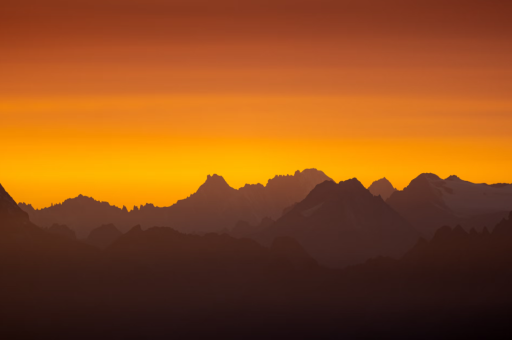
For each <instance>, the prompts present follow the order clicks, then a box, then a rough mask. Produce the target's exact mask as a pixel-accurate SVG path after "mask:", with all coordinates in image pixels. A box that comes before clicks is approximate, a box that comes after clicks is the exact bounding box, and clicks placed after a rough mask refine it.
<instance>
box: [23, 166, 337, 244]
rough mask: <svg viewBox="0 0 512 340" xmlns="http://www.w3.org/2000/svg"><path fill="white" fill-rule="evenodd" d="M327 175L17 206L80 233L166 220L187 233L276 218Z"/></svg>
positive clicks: (214, 179)
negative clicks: (169, 198)
mask: <svg viewBox="0 0 512 340" xmlns="http://www.w3.org/2000/svg"><path fill="white" fill-rule="evenodd" d="M325 180H331V179H330V178H329V177H327V176H326V175H325V174H324V173H323V172H322V171H318V170H316V169H306V170H304V171H302V172H301V171H296V172H295V174H294V175H293V176H290V175H287V176H275V177H274V178H272V179H270V180H269V181H268V183H267V185H266V186H263V185H261V184H254V185H245V186H244V187H242V188H240V189H238V190H237V189H234V188H232V187H230V186H229V185H228V183H227V182H226V181H225V180H224V178H223V177H221V176H218V175H208V176H207V179H206V181H205V183H204V184H202V185H201V186H200V187H199V189H198V190H197V192H195V193H193V194H192V195H190V196H189V197H188V198H186V199H183V200H180V201H178V202H176V204H174V205H172V206H170V207H155V206H154V205H152V204H146V205H144V206H140V208H137V207H134V209H133V210H131V211H128V210H127V209H126V208H124V207H123V208H122V209H121V208H118V207H115V206H112V205H110V204H109V203H107V202H100V201H97V200H94V199H93V198H91V197H87V196H82V195H79V196H78V197H76V198H72V199H67V200H65V201H64V202H62V203H61V204H55V205H53V206H51V207H47V208H43V209H39V210H35V209H33V208H32V206H31V205H29V204H25V203H20V204H19V207H20V208H22V209H24V210H25V211H26V212H27V213H28V214H29V216H30V219H31V220H32V221H33V222H34V223H36V224H37V225H39V226H41V227H45V228H47V227H50V226H51V225H53V224H54V223H58V224H65V225H67V226H69V227H70V228H72V229H73V230H74V231H75V232H76V233H77V237H78V238H80V239H84V238H86V237H87V235H89V233H90V232H91V230H92V229H94V228H96V227H97V226H98V225H103V224H110V223H112V224H114V225H116V226H117V227H118V228H119V230H120V231H122V232H126V231H127V230H129V229H130V228H131V227H132V226H133V225H135V224H140V225H141V226H142V227H144V228H149V227H153V226H166V227H172V228H174V229H176V230H180V231H182V232H187V233H206V232H212V231H221V230H224V229H228V230H230V229H232V228H233V227H234V226H235V225H236V223H237V222H238V221H246V222H248V223H250V224H253V225H258V224H259V223H260V222H261V221H262V220H263V218H265V217H268V218H272V219H274V220H275V219H277V218H279V217H280V216H281V215H282V212H283V210H284V209H285V208H287V207H289V206H291V205H292V204H294V203H296V202H299V201H301V200H303V199H304V198H305V197H306V195H307V194H308V193H309V192H310V191H311V190H312V189H313V188H314V187H315V185H316V184H318V183H321V182H323V181H325Z"/></svg>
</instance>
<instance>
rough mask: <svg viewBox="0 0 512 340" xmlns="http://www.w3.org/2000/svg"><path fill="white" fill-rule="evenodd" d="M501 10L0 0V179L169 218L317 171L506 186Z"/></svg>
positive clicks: (511, 91) (511, 47)
mask: <svg viewBox="0 0 512 340" xmlns="http://www.w3.org/2000/svg"><path fill="white" fill-rule="evenodd" d="M511 16H512V2H508V1H498V0H487V1H474V0H466V1H458V0H444V1H439V0H430V1H424V0H417V1H405V0H357V1H355V0H337V1H332V0H294V1H291V0H273V1H267V0H258V1H256V0H246V1H230V0H208V1H207V0H187V1H185V0H170V1H169V0H167V1H163V0H144V1H142V0H124V1H120V0H101V1H100V0H88V1H85V0H75V1H70V0H67V1H58V0H47V1H36V0H16V1H11V0H6V1H2V2H1V4H0V46H1V47H0V49H1V53H0V147H1V148H2V152H1V154H0V159H1V162H0V183H1V184H2V185H3V186H4V187H5V188H6V190H7V191H8V192H9V193H10V194H11V196H13V198H14V199H15V200H16V201H19V202H27V203H31V204H33V206H34V207H36V208H42V207H45V206H49V205H50V204H52V203H58V202H62V201H63V200H65V199H66V198H70V197H75V196H77V195H79V194H83V195H87V196H92V197H94V198H96V199H98V200H102V201H108V202H110V203H111V204H115V205H117V206H123V205H126V206H128V207H131V206H133V205H140V204H145V203H153V204H155V205H159V206H168V205H171V204H173V203H174V202H176V201H177V200H178V199H183V198H186V197H187V196H189V195H190V194H191V193H193V192H194V191H196V189H197V188H198V187H199V185H201V184H202V183H203V182H204V181H205V180H206V176H207V175H208V174H213V173H217V174H219V175H222V176H223V177H224V178H225V179H226V181H227V182H228V183H229V184H230V185H231V186H233V187H235V188H238V187H241V186H243V185H244V184H245V183H263V184H265V183H266V181H267V180H268V179H269V178H272V177H274V176H275V175H277V174H293V173H294V172H295V171H296V170H303V169H305V168H317V169H320V170H322V171H324V172H325V173H326V174H327V175H328V176H330V177H331V178H333V179H334V180H336V181H341V180H346V179H349V178H353V177H356V178H358V179H359V180H360V181H361V182H362V183H363V184H364V185H366V186H369V185H370V184H371V183H372V181H374V180H377V179H379V178H382V177H386V178H388V179H389V180H390V181H391V182H392V183H393V185H394V186H395V187H397V188H399V189H402V188H403V187H405V186H407V184H408V183H409V182H410V181H411V180H412V179H413V178H414V177H416V176H418V175H419V174H420V173H423V172H432V173H436V174H438V175H439V176H441V177H443V178H444V177H448V176H449V175H452V174H455V175H458V176H459V177H461V178H463V179H466V180H469V181H472V182H478V183H481V182H487V183H497V182H508V183H510V182H512V172H511V171H510V169H512V157H511V156H510V154H511V149H512V130H511V128H510V127H511V126H512V96H511V95H512V62H511V60H512V20H510V17H511Z"/></svg>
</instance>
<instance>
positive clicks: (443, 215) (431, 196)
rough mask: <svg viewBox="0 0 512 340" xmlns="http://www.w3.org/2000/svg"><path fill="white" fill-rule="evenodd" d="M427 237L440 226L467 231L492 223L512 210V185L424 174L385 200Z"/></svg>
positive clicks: (479, 228)
mask: <svg viewBox="0 0 512 340" xmlns="http://www.w3.org/2000/svg"><path fill="white" fill-rule="evenodd" d="M386 203H388V204H389V205H390V206H391V207H392V208H393V209H395V210H396V211H397V212H399V213H400V214H401V215H402V216H403V217H404V218H405V219H406V220H408V221H409V222H410V223H412V224H413V226H414V227H415V228H417V229H418V230H419V231H420V232H421V233H422V234H423V235H425V236H426V237H427V238H430V237H432V236H433V233H434V232H435V230H436V229H437V228H438V227H439V226H440V225H447V226H452V227H454V226H456V225H458V224H460V225H461V226H462V227H463V228H464V229H465V230H466V231H469V230H470V229H471V228H475V229H477V230H481V229H482V228H483V227H484V226H493V225H495V224H496V223H498V222H499V221H500V220H501V219H502V218H504V217H506V216H507V215H508V211H510V210H511V209H512V186H497V187H496V186H490V185H487V184H474V183H471V182H468V181H463V180H461V179H460V178H458V177H457V176H450V177H448V178H446V179H445V180H443V179H441V178H440V177H438V176H437V175H434V174H421V175H420V176H418V177H417V178H415V179H414V180H412V181H411V183H410V184H409V185H408V186H407V187H406V188H404V190H403V191H396V192H394V193H393V194H392V195H391V196H390V197H389V198H388V200H387V201H386Z"/></svg>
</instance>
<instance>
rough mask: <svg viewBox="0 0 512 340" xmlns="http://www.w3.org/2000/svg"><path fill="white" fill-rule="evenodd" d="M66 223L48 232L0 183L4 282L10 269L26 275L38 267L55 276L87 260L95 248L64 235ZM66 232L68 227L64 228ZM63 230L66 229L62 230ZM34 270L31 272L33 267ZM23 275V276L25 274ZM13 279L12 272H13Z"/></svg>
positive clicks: (0, 262)
mask: <svg viewBox="0 0 512 340" xmlns="http://www.w3.org/2000/svg"><path fill="white" fill-rule="evenodd" d="M63 229H66V228H65V226H56V227H54V228H52V231H56V233H57V234H58V235H55V234H52V233H49V232H47V231H45V230H43V229H41V228H39V227H38V226H36V225H35V224H33V223H32V222H31V221H30V220H29V217H28V214H27V213H25V212H24V211H23V210H21V209H20V208H19V207H18V205H17V204H16V202H15V201H14V200H13V199H12V197H11V196H10V195H9V194H8V193H7V192H6V191H5V190H4V188H3V187H2V186H1V185H0V268H1V272H2V274H3V276H2V278H3V281H2V282H3V283H5V284H6V285H7V284H8V283H7V281H8V278H9V280H10V276H9V275H10V274H11V273H20V275H21V276H22V277H24V278H25V279H27V280H28V281H26V282H24V283H23V282H21V283H22V284H26V283H27V282H30V280H29V277H31V276H33V275H34V274H35V273H37V272H38V271H46V272H48V273H50V272H53V273H55V274H56V276H55V277H56V278H62V277H63V276H69V275H75V274H76V272H77V271H79V270H80V269H81V268H80V267H81V266H82V265H84V264H85V263H89V261H90V260H92V259H93V258H94V256H95V254H96V253H95V252H94V250H93V249H91V248H90V247H88V246H85V245H82V244H80V243H79V242H77V241H75V240H72V239H71V236H70V235H69V233H68V237H63V236H62V234H63V232H62V230H63ZM67 231H68V232H69V231H70V230H67ZM64 233H65V232H64ZM35 269H36V272H30V270H35ZM65 270H67V271H65ZM25 275H26V276H25ZM12 278H13V279H14V276H12Z"/></svg>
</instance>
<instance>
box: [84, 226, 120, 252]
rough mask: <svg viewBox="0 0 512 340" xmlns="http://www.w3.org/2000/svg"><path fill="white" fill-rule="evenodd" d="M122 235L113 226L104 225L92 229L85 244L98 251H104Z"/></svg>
mask: <svg viewBox="0 0 512 340" xmlns="http://www.w3.org/2000/svg"><path fill="white" fill-rule="evenodd" d="M121 235H123V233H121V232H120V231H119V229H117V228H116V226H115V225H113V224H104V225H102V226H100V227H98V228H96V229H93V230H92V231H91V232H90V233H89V236H88V237H87V239H86V240H85V242H86V243H87V244H90V245H92V246H95V247H98V248H100V249H105V248H107V247H108V246H110V245H111V244H112V243H114V242H115V241H117V240H118V239H119V238H120V237H121Z"/></svg>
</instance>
